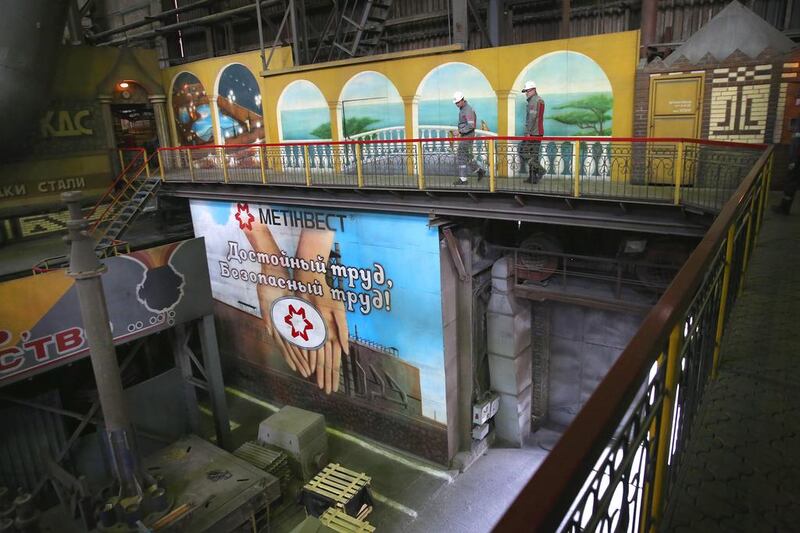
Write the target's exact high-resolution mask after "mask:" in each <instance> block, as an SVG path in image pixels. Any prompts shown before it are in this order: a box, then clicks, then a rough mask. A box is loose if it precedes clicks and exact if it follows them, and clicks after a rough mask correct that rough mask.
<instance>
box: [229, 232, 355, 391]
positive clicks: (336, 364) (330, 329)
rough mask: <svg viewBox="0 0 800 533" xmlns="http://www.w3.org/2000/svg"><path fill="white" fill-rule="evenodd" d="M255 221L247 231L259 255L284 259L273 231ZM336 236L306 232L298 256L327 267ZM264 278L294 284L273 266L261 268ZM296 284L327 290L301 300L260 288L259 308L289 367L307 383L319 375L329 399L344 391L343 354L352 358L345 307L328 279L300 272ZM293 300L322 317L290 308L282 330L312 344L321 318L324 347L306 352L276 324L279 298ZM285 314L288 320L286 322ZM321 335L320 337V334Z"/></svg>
mask: <svg viewBox="0 0 800 533" xmlns="http://www.w3.org/2000/svg"><path fill="white" fill-rule="evenodd" d="M250 222H251V223H250V224H247V225H242V226H241V227H242V231H243V232H244V234H245V236H246V237H247V240H248V241H249V242H250V246H251V247H252V249H253V250H255V251H258V252H266V253H270V254H278V255H280V249H279V248H278V245H277V243H276V242H275V239H274V237H273V236H272V233H271V232H270V230H269V228H268V227H267V226H266V225H265V224H262V223H260V222H256V221H250ZM240 223H241V221H240ZM248 226H249V227H252V229H249V228H248ZM333 237H334V232H332V231H319V230H303V231H302V233H301V234H300V240H299V243H298V245H297V252H296V254H295V255H296V257H298V258H300V259H306V260H308V261H313V260H317V257H318V256H321V257H322V258H323V259H324V262H325V263H327V262H328V258H329V256H330V251H331V246H332V244H333ZM261 273H262V274H264V275H266V276H275V277H276V278H278V277H280V278H283V279H290V274H289V271H288V269H287V268H285V267H282V266H275V265H271V264H268V263H262V264H261ZM294 279H295V281H297V282H301V283H311V284H313V283H314V282H315V281H318V282H319V283H320V284H321V285H322V287H323V295H322V296H316V295H312V294H309V293H306V294H302V295H300V294H298V295H295V294H293V293H292V291H290V290H288V289H281V288H278V287H271V286H269V285H264V284H261V283H260V284H258V285H257V292H258V300H259V306H260V308H261V316H262V317H263V320H264V324H265V326H266V330H267V334H268V335H269V336H270V338H272V340H273V342H274V343H275V345H276V346H278V348H279V349H280V351H281V354H282V355H283V358H284V360H285V361H286V364H287V365H288V366H289V368H291V369H292V370H294V371H295V372H299V373H300V375H302V376H303V377H305V378H310V377H311V376H312V375H313V376H315V378H316V383H317V386H318V387H319V388H320V389H323V390H324V391H325V393H326V394H330V393H331V392H336V391H338V390H339V370H340V368H341V361H342V353H345V354H348V353H350V345H349V334H348V331H347V318H346V315H345V309H344V304H343V303H342V302H339V301H335V300H333V298H331V293H330V287H328V284H327V282H326V280H325V275H324V274H321V273H317V272H306V271H302V270H296V271H295V272H294ZM288 296H293V297H294V298H297V299H298V300H302V301H305V302H308V303H310V304H311V305H312V306H314V307H315V308H316V310H317V311H318V312H319V313H318V315H319V316H317V313H314V312H313V311H311V310H309V312H308V313H307V310H306V308H305V307H302V306H298V307H302V309H295V308H294V307H293V306H292V305H289V307H288V313H281V317H280V318H282V319H283V320H284V322H285V327H284V324H283V323H282V324H281V325H280V326H278V327H284V329H286V328H289V329H288V331H291V334H292V335H295V336H298V337H301V338H304V339H305V340H306V341H307V340H309V337H308V332H309V330H314V328H315V326H314V321H315V320H316V321H319V320H320V319H321V321H322V322H323V324H324V330H325V333H326V335H325V340H324V342H323V343H322V344H321V345H319V346H318V347H317V348H314V349H305V348H301V347H299V346H297V345H296V344H295V343H293V342H289V341H288V340H287V339H286V338H284V336H283V335H281V333H280V332H279V331H278V327H276V325H275V322H274V320H273V318H274V317H273V316H272V314H271V311H272V307H273V302H275V300H277V299H278V298H283V297H288ZM294 298H293V300H294ZM295 301H297V300H295ZM283 314H285V315H286V316H285V317H284V316H283ZM312 315H313V316H312ZM318 329H319V328H318V326H317V330H318ZM315 333H318V331H317V332H315Z"/></svg>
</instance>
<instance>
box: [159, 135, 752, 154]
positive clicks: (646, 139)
mask: <svg viewBox="0 0 800 533" xmlns="http://www.w3.org/2000/svg"><path fill="white" fill-rule="evenodd" d="M489 139H491V140H495V141H578V142H594V141H598V142H603V141H605V142H609V141H610V142H632V143H647V142H664V143H679V142H684V143H694V144H702V145H707V146H730V147H735V148H747V149H753V150H755V149H758V150H763V149H764V148H766V147H767V146H768V145H767V144H764V143H743V142H736V141H715V140H710V139H691V138H687V137H561V136H552V137H551V136H542V137H519V136H507V137H499V136H498V137H432V138H414V139H386V140H379V139H359V140H355V141H351V140H348V141H303V142H278V143H253V144H203V145H197V146H168V147H163V148H159V149H158V151H160V152H170V151H176V150H194V149H197V148H256V147H259V146H264V147H267V146H338V145H345V146H346V145H355V144H408V143H418V142H421V143H426V142H442V141H457V142H470V141H477V140H482V141H483V140H489Z"/></svg>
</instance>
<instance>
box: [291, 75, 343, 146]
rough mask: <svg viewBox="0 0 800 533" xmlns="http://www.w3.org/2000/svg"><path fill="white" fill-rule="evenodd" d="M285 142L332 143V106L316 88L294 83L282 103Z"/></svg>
mask: <svg viewBox="0 0 800 533" xmlns="http://www.w3.org/2000/svg"><path fill="white" fill-rule="evenodd" d="M278 120H279V124H280V138H281V141H308V140H314V141H319V140H323V141H329V140H330V139H331V115H330V113H329V111H328V103H327V102H326V101H325V97H324V96H322V92H321V91H320V90H319V89H318V88H317V86H316V85H314V84H313V83H311V82H310V81H306V80H297V81H293V82H292V83H290V84H289V85H287V86H286V88H285V89H284V90H283V92H282V93H281V96H280V98H279V99H278Z"/></svg>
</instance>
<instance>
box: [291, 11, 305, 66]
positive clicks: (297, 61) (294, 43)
mask: <svg viewBox="0 0 800 533" xmlns="http://www.w3.org/2000/svg"><path fill="white" fill-rule="evenodd" d="M289 24H291V26H292V55H293V56H294V64H295V66H296V65H301V64H302V61H300V45H299V44H298V42H297V41H298V39H297V13H295V5H294V0H289Z"/></svg>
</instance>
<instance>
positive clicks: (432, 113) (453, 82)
mask: <svg viewBox="0 0 800 533" xmlns="http://www.w3.org/2000/svg"><path fill="white" fill-rule="evenodd" d="M455 91H461V92H463V93H464V96H465V97H466V99H467V101H468V102H469V103H470V105H472V108H473V109H475V113H476V114H477V115H478V124H479V125H480V123H481V122H486V125H487V126H488V129H489V131H494V132H496V131H497V97H496V96H495V93H494V90H493V89H492V86H491V85H490V84H489V81H488V80H487V79H486V76H484V75H483V73H482V72H481V71H479V70H478V69H477V68H475V67H473V66H472V65H467V64H466V63H447V64H445V65H442V66H440V67H437V68H435V69H434V70H433V71H431V73H430V74H429V75H428V77H427V78H425V80H424V81H423V82H422V85H421V86H420V88H419V96H420V101H419V124H420V126H430V125H443V126H455V124H456V123H457V122H458V108H457V107H456V106H455V105H454V104H453V93H454V92H455Z"/></svg>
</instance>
